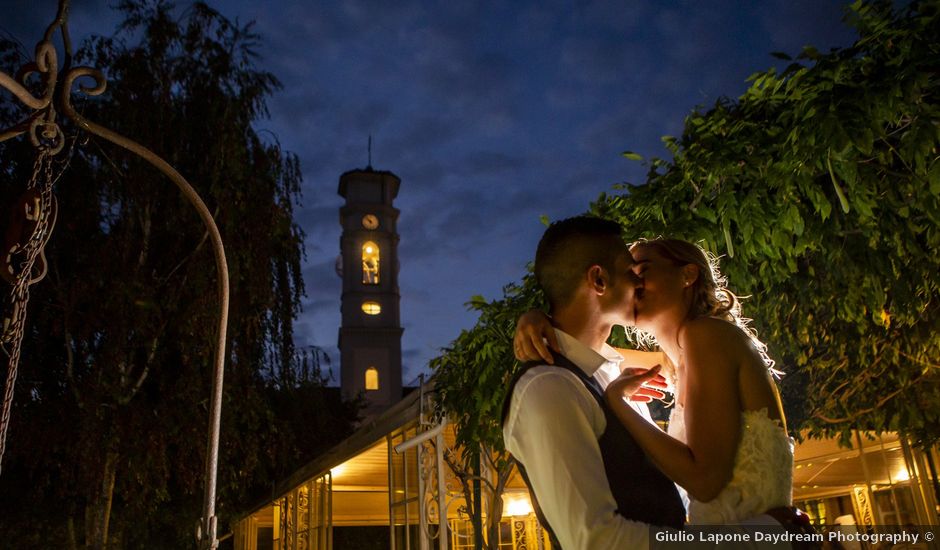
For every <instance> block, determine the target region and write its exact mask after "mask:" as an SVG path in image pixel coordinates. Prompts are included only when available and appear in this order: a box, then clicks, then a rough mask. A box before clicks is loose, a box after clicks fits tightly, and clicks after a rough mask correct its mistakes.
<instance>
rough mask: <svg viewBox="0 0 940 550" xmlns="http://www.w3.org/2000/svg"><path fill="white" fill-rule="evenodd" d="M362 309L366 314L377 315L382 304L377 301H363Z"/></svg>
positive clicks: (380, 310) (380, 311)
mask: <svg viewBox="0 0 940 550" xmlns="http://www.w3.org/2000/svg"><path fill="white" fill-rule="evenodd" d="M362 311H363V313H365V314H366V315H378V314H379V313H382V304H380V303H378V302H363V303H362Z"/></svg>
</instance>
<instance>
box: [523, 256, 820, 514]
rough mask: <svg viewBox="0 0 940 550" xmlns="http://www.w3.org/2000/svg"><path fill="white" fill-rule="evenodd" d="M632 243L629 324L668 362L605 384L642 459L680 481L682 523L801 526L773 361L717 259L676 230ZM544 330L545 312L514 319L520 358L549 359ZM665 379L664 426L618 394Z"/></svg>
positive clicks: (644, 389) (638, 391)
mask: <svg viewBox="0 0 940 550" xmlns="http://www.w3.org/2000/svg"><path fill="white" fill-rule="evenodd" d="M630 250H631V254H632V255H633V259H634V271H635V272H636V274H637V275H638V276H639V278H640V282H639V283H638V285H637V288H636V298H635V312H634V317H635V324H636V328H637V329H639V331H640V334H641V335H643V334H644V333H645V334H646V335H648V337H649V338H652V339H655V343H657V344H658V345H659V348H660V350H661V352H662V359H663V363H664V364H663V365H656V366H654V367H653V368H629V367H628V368H625V369H623V372H622V374H621V376H620V377H619V378H617V379H616V380H614V381H613V382H611V383H610V384H609V385H608V387H607V390H606V398H607V401H608V403H609V405H610V406H611V408H612V409H613V410H614V412H615V414H616V415H617V417H618V418H619V420H620V421H621V422H622V423H623V425H624V426H625V427H626V428H627V429H628V430H629V431H630V433H631V434H632V435H633V437H634V438H635V439H636V441H637V443H638V444H639V445H640V446H641V447H642V448H643V450H644V451H645V452H646V454H647V455H648V456H649V458H650V459H651V460H652V461H653V462H654V463H655V464H656V465H657V466H658V467H659V468H660V469H661V470H662V471H663V473H665V474H666V475H667V476H668V477H669V478H671V479H672V480H673V481H674V482H676V483H677V484H678V485H679V486H681V487H682V488H684V489H685V490H686V491H687V492H688V495H689V496H690V500H691V502H690V504H689V521H690V523H692V524H729V523H742V522H746V523H751V522H753V523H761V522H763V523H769V522H770V521H771V520H770V518H773V519H774V520H776V521H777V522H779V523H781V524H782V525H783V526H784V527H787V528H788V529H790V530H793V531H798V532H805V531H806V530H807V529H808V528H809V525H808V518H807V517H806V516H805V515H804V514H802V513H801V512H799V511H797V510H796V509H795V508H793V507H792V506H791V504H792V477H793V443H792V440H791V439H790V437H789V436H788V435H787V431H786V418H785V416H784V412H783V407H782V404H781V401H780V396H779V393H778V391H777V388H776V386H775V384H774V381H773V380H772V373H773V372H774V371H773V362H772V361H771V360H770V359H769V358H768V357H767V354H766V346H765V345H764V344H763V343H761V342H760V341H759V340H758V339H757V337H756V335H755V334H754V332H753V331H752V330H750V329H748V328H747V327H746V326H745V323H744V320H742V318H741V316H740V305H739V303H738V301H737V299H736V298H735V296H734V294H732V293H731V292H730V291H729V290H727V289H726V288H725V287H724V286H723V283H724V280H723V279H722V278H721V276H720V275H719V273H718V269H717V262H716V261H715V260H714V259H712V258H710V257H709V255H708V254H707V253H706V252H705V251H704V250H702V249H701V248H700V247H698V246H696V245H695V244H692V243H689V242H686V241H680V240H676V239H656V240H649V241H640V242H637V243H635V244H634V245H633V246H632V247H631V249H630ZM543 337H544V338H545V339H546V340H547V341H548V343H549V345H551V344H553V342H554V334H553V333H552V331H551V329H550V323H549V320H548V319H547V318H546V317H545V316H544V315H543V314H541V313H540V312H529V313H527V314H525V315H524V316H523V317H522V318H520V320H519V324H518V326H517V329H516V341H517V343H519V344H520V346H521V349H522V350H523V351H522V352H520V353H519V355H520V357H519V359H521V360H535V359H538V358H539V357H540V356H541V357H546V355H548V356H549V357H548V358H550V354H549V352H548V350H547V349H546V347H545V344H544V342H543ZM624 351H625V352H626V353H624V355H625V358H626V361H625V363H634V364H636V363H637V362H636V361H635V359H636V358H637V357H638V355H637V353H638V352H632V353H630V352H629V351H627V350H624ZM642 362H643V361H642V360H641V361H640V362H639V363H641V364H642ZM646 362H647V366H649V361H648V360H647V361H646ZM667 380H668V381H669V382H670V384H668V385H669V386H671V387H672V388H673V391H674V397H675V407H674V408H673V410H672V414H671V417H670V422H669V427H668V432H663V431H662V430H660V429H659V428H658V427H657V426H655V425H652V424H650V423H649V422H647V421H645V420H644V419H643V418H642V416H640V414H639V413H637V412H636V411H635V410H634V409H633V408H631V407H629V406H628V405H627V404H626V402H625V399H633V400H637V401H648V400H650V399H651V398H661V397H663V396H664V394H663V393H662V392H661V391H660V390H661V389H664V388H666V387H667ZM625 467H626V465H625ZM768 516H769V518H768Z"/></svg>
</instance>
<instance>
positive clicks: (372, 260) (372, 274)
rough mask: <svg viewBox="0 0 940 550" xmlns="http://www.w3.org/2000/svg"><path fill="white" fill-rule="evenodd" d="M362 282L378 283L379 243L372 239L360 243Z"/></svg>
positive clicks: (367, 283) (368, 283) (366, 283)
mask: <svg viewBox="0 0 940 550" xmlns="http://www.w3.org/2000/svg"><path fill="white" fill-rule="evenodd" d="M362 284H364V285H377V284H379V245H377V244H375V243H374V242H372V241H366V242H365V243H364V244H363V245H362Z"/></svg>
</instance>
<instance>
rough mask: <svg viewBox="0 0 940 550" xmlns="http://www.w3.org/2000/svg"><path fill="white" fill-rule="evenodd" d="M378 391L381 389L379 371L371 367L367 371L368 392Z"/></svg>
mask: <svg viewBox="0 0 940 550" xmlns="http://www.w3.org/2000/svg"><path fill="white" fill-rule="evenodd" d="M377 389H379V370H378V369H377V368H375V367H369V368H367V369H366V390H367V391H372V390H377Z"/></svg>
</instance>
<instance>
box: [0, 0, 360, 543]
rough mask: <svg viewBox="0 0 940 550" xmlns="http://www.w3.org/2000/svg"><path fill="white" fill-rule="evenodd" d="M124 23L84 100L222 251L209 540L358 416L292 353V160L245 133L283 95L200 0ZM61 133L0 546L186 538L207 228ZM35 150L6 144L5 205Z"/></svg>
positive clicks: (210, 298) (203, 365)
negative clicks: (190, 188)
mask: <svg viewBox="0 0 940 550" xmlns="http://www.w3.org/2000/svg"><path fill="white" fill-rule="evenodd" d="M118 9H119V10H120V11H121V13H122V14H123V23H122V24H121V26H120V27H119V29H118V32H117V33H116V34H115V35H114V36H112V37H101V36H99V37H93V38H91V39H90V40H89V41H88V42H86V43H85V44H84V45H83V47H82V49H81V50H80V51H79V53H78V54H77V56H76V63H77V64H87V65H90V66H94V67H98V68H101V69H103V70H104V71H105V73H106V76H107V79H108V91H107V92H106V93H105V94H104V95H102V96H99V97H96V98H86V99H85V100H84V101H83V102H82V103H81V104H80V105H78V108H79V110H80V111H81V112H82V114H83V115H84V116H85V117H86V118H88V119H91V120H92V121H95V122H97V123H99V124H102V125H104V126H106V127H109V128H112V129H114V130H116V131H118V132H119V133H121V134H123V135H127V136H132V137H133V138H134V139H136V140H138V141H139V142H141V143H143V144H145V145H146V146H147V147H148V148H150V149H152V150H153V151H154V152H156V153H157V154H158V155H160V156H161V157H162V158H164V159H166V160H167V161H168V162H169V163H170V164H171V165H173V166H174V167H176V168H177V169H178V170H179V171H180V172H181V173H183V174H185V176H186V177H187V179H189V181H191V182H192V183H193V185H194V186H195V187H196V188H197V190H198V191H199V193H200V194H201V196H202V197H203V198H204V199H205V201H206V203H207V204H208V206H209V208H210V210H211V211H212V212H213V215H214V217H215V219H216V221H217V223H218V225H219V227H220V230H221V233H222V237H223V240H224V241H225V244H226V247H227V252H228V263H229V270H230V275H231V288H232V294H231V310H230V312H231V315H230V322H229V349H228V350H227V352H226V355H227V357H226V373H225V394H224V398H223V399H224V404H223V409H222V410H223V416H222V423H223V426H222V434H221V449H220V455H221V458H220V463H219V466H220V469H219V487H218V507H217V513H218V515H219V517H220V525H221V526H222V528H223V529H224V526H225V525H226V522H227V521H228V520H230V519H231V514H233V513H237V512H239V507H240V506H244V505H246V504H247V503H251V502H253V501H256V500H258V499H260V498H262V497H263V496H264V495H265V493H266V492H267V491H269V490H270V482H271V480H272V479H277V478H278V477H283V476H285V475H286V474H287V473H288V472H290V471H292V470H293V469H294V468H295V467H297V466H298V465H299V464H300V463H302V462H303V460H305V459H309V456H311V455H312V454H313V453H315V452H317V450H318V449H322V448H324V447H328V446H329V445H330V444H331V443H333V442H335V441H338V440H339V439H340V438H341V437H342V436H343V435H344V432H345V429H348V427H349V426H350V421H351V420H352V418H353V416H354V414H355V411H353V410H352V408H351V407H349V406H347V405H345V404H343V403H340V402H339V399H338V397H337V396H333V395H331V393H330V392H327V391H326V390H325V389H324V380H323V378H322V376H321V374H320V372H321V371H320V370H319V368H318V365H319V359H321V355H319V354H317V353H315V351H316V350H314V353H309V352H306V353H305V352H304V351H300V350H296V349H295V348H294V344H293V330H292V324H293V320H294V318H295V316H296V314H297V312H298V309H299V304H300V298H301V296H302V294H303V291H304V287H303V280H302V277H301V258H302V255H303V239H304V235H303V232H302V231H301V230H300V228H299V227H298V226H297V225H296V224H295V223H294V219H293V208H294V206H295V205H296V204H297V203H298V201H299V197H300V181H301V174H300V168H299V163H298V161H297V158H296V156H294V155H293V154H290V153H287V152H285V151H283V150H282V149H281V147H280V145H279V144H278V143H277V141H276V140H273V139H270V138H268V139H263V138H262V135H261V134H260V133H259V132H258V131H257V130H256V127H255V125H256V124H257V122H258V121H259V120H261V119H263V118H264V117H265V116H266V115H267V110H266V101H267V99H268V97H270V95H271V94H272V93H273V92H274V91H276V90H277V89H278V88H279V86H280V85H279V83H278V81H277V80H276V78H275V77H274V76H273V75H272V74H271V73H269V72H267V71H264V70H262V69H260V68H258V66H257V60H256V56H255V48H256V47H257V46H258V40H259V37H258V36H257V35H256V34H254V33H253V32H252V29H251V27H250V26H241V25H238V24H235V23H232V22H230V21H229V20H227V19H226V18H225V17H223V16H222V15H221V14H219V13H218V12H216V11H214V10H213V9H211V8H210V7H208V6H207V5H205V4H203V3H195V4H193V5H191V6H190V7H188V8H187V9H186V10H185V11H182V12H181V11H178V10H175V9H173V7H172V6H171V5H170V4H168V3H166V2H162V1H159V0H156V1H140V2H138V1H131V0H128V1H123V2H121V3H120V4H119V6H118ZM17 51H18V50H17V48H16V45H15V44H12V43H9V42H5V43H4V44H3V45H2V56H0V60H2V61H3V62H4V63H6V64H9V65H13V67H4V70H7V71H9V72H13V69H14V68H15V67H16V66H18V65H21V64H22V59H21V60H20V63H14V61H15V58H16V57H17V56H16V54H17ZM21 57H22V56H21ZM27 57H28V56H27ZM0 116H2V119H3V120H2V124H0V126H4V127H5V126H7V125H9V124H11V123H12V122H16V121H17V120H19V119H21V118H22V113H20V112H17V107H16V105H15V104H14V103H13V102H8V100H7V98H6V97H4V98H3V103H2V104H0ZM65 130H66V132H67V134H68V135H69V136H70V140H69V144H68V147H69V148H70V149H69V151H70V152H67V153H63V155H62V157H63V159H64V160H63V165H61V166H57V167H56V169H57V171H59V170H62V177H61V178H60V179H59V180H58V182H57V183H56V194H57V195H58V202H59V216H58V224H57V230H56V232H55V233H54V235H53V237H52V240H51V241H50V244H49V246H48V248H47V251H46V255H47V258H48V261H49V275H48V277H47V279H46V280H44V281H42V282H41V283H40V284H37V285H35V286H34V287H33V290H32V299H31V303H30V308H31V309H30V313H29V316H28V322H29V326H28V327H27V331H26V336H25V339H24V350H23V359H22V361H21V365H20V378H19V381H18V383H17V386H16V390H17V395H16V400H15V408H14V411H13V417H12V418H13V423H12V425H11V430H10V439H9V447H8V455H7V460H8V462H5V463H4V466H5V468H4V471H3V476H0V510H2V513H0V538H2V539H3V540H4V541H5V544H6V545H9V546H10V547H23V548H28V547H50V546H55V547H61V548H74V547H79V546H82V547H88V548H104V547H109V548H110V547H115V548H119V547H131V548H133V547H147V548H163V547H165V548H181V547H186V546H191V545H192V543H193V536H194V532H195V526H196V522H197V520H198V518H199V516H200V509H201V507H200V500H201V495H202V473H203V470H204V464H205V456H204V451H203V448H204V442H205V439H206V436H205V420H206V418H207V417H208V416H207V415H208V413H207V407H208V403H207V401H208V396H209V395H210V382H211V374H210V371H211V365H212V361H211V357H212V355H213V352H214V350H213V349H212V342H213V341H214V338H215V327H216V321H215V315H216V313H215V312H216V311H217V292H216V288H217V286H216V285H217V281H216V272H215V268H214V266H213V259H212V254H211V250H210V249H209V247H208V244H207V242H206V240H207V236H206V235H205V233H204V232H203V229H202V225H201V223H200V221H199V219H198V217H197V215H196V213H195V212H194V211H193V210H192V208H190V207H189V205H188V203H186V202H185V200H184V199H183V197H182V196H181V195H180V193H179V192H178V191H177V190H176V189H175V187H174V186H172V185H171V184H170V183H169V181H167V180H165V179H164V178H163V176H162V175H161V174H160V173H159V172H157V171H156V170H154V169H153V168H152V167H151V166H149V165H148V164H146V163H145V162H143V161H141V160H140V159H138V158H137V157H135V156H133V155H130V154H128V153H126V152H125V151H123V150H121V149H119V148H117V147H115V146H112V145H111V144H110V143H108V142H107V141H104V140H101V139H98V138H96V137H94V136H90V135H88V134H84V133H81V132H80V131H78V130H77V129H76V128H71V127H68V126H66V127H65ZM32 155H33V151H32V147H31V146H30V145H29V144H28V143H26V142H24V141H22V140H12V141H7V142H5V143H3V144H2V145H0V158H2V159H3V163H2V167H0V185H2V187H0V191H2V193H3V198H4V199H6V198H8V197H11V196H16V193H17V192H19V191H20V189H19V187H18V186H19V185H22V182H23V181H25V179H24V178H26V177H28V175H27V174H25V173H24V171H26V170H28V169H29V168H30V167H31V162H30V159H31V158H32ZM65 164H67V166H65ZM298 403H303V405H304V406H303V407H298V406H297V404H298ZM26 526H29V527H28V528H27V527H26Z"/></svg>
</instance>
